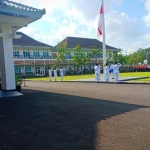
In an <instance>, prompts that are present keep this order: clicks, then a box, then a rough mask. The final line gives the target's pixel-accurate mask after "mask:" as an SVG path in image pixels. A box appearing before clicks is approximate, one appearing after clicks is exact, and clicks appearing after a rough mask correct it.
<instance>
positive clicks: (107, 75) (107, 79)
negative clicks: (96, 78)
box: [104, 63, 109, 82]
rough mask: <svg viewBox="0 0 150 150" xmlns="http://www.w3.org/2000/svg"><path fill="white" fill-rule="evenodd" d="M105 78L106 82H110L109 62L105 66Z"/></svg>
mask: <svg viewBox="0 0 150 150" xmlns="http://www.w3.org/2000/svg"><path fill="white" fill-rule="evenodd" d="M104 78H105V80H106V82H109V66H108V64H107V63H106V64H105V66H104Z"/></svg>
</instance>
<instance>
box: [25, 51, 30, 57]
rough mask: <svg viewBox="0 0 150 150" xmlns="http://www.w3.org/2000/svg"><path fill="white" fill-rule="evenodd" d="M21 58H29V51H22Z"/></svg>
mask: <svg viewBox="0 0 150 150" xmlns="http://www.w3.org/2000/svg"><path fill="white" fill-rule="evenodd" d="M23 56H24V57H25V58H26V57H30V51H29V50H23Z"/></svg>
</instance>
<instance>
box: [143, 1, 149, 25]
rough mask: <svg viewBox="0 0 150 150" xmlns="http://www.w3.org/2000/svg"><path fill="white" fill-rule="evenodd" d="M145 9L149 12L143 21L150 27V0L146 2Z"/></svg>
mask: <svg viewBox="0 0 150 150" xmlns="http://www.w3.org/2000/svg"><path fill="white" fill-rule="evenodd" d="M145 9H146V10H147V12H148V14H147V15H145V16H144V17H143V20H144V21H145V23H146V26H147V27H150V0H146V2H145Z"/></svg>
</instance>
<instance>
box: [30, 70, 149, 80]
mask: <svg viewBox="0 0 150 150" xmlns="http://www.w3.org/2000/svg"><path fill="white" fill-rule="evenodd" d="M101 76H102V74H101ZM119 76H120V77H140V76H148V77H149V78H146V79H137V80H134V81H141V82H150V72H133V73H120V75H119ZM88 78H94V74H88V75H74V76H65V77H64V80H65V81H70V80H78V79H88ZM28 80H32V81H48V80H49V77H37V78H30V79H28ZM52 80H54V77H52ZM57 81H60V77H58V78H57Z"/></svg>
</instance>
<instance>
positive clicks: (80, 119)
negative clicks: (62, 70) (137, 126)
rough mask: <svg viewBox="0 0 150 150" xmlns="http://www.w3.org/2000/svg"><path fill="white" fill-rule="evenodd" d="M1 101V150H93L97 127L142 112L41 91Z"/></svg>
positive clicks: (130, 106)
mask: <svg viewBox="0 0 150 150" xmlns="http://www.w3.org/2000/svg"><path fill="white" fill-rule="evenodd" d="M23 93H24V95H23V96H18V97H9V98H1V99H0V150H94V149H95V148H94V144H95V143H94V141H95V137H96V133H97V131H96V127H95V126H96V123H97V122H99V121H101V120H104V119H108V118H110V117H112V116H116V115H120V114H123V113H127V112H129V111H134V110H137V109H140V108H145V106H141V105H133V104H126V103H119V102H111V101H107V100H98V99H92V98H84V97H77V96H70V95H63V94H56V93H49V92H42V91H33V90H23Z"/></svg>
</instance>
